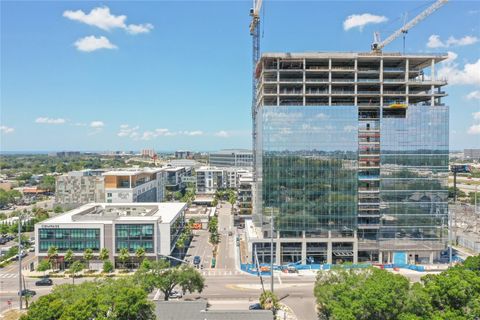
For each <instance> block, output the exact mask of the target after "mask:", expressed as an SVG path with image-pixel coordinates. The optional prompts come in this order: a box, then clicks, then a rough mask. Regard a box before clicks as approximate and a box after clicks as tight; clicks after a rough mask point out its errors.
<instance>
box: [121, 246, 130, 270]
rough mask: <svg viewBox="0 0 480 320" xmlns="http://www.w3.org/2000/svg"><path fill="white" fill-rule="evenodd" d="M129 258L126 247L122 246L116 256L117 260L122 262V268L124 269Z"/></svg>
mask: <svg viewBox="0 0 480 320" xmlns="http://www.w3.org/2000/svg"><path fill="white" fill-rule="evenodd" d="M129 258H130V253H129V252H128V249H127V248H122V249H121V250H120V255H119V256H118V260H120V262H121V263H122V268H123V269H125V262H127V260H128V259H129Z"/></svg>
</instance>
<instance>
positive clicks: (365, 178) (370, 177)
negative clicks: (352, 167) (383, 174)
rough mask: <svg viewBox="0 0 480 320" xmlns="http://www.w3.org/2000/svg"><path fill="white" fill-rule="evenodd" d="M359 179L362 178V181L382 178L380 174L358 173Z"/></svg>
mask: <svg viewBox="0 0 480 320" xmlns="http://www.w3.org/2000/svg"><path fill="white" fill-rule="evenodd" d="M358 180H362V181H367V180H380V176H379V175H374V174H371V175H360V174H359V175H358Z"/></svg>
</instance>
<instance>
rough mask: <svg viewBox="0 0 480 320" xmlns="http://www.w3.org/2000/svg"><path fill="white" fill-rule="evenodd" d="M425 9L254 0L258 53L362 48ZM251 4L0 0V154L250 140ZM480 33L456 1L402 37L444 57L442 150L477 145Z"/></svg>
mask: <svg viewBox="0 0 480 320" xmlns="http://www.w3.org/2000/svg"><path fill="white" fill-rule="evenodd" d="M430 3H431V2H429V1H370V2H367V1H307V2H300V1H273V0H272V1H269V0H264V13H263V25H262V29H263V31H262V34H263V38H262V51H264V52H266V51H268V52H272V51H276V52H285V51H287V52H296V51H368V50H369V47H370V43H371V41H372V33H373V32H374V31H377V30H379V31H381V32H382V34H383V35H384V36H387V35H388V34H390V33H391V32H393V31H394V30H395V29H397V28H399V27H401V25H402V21H403V19H402V14H403V13H404V12H408V17H410V18H411V17H413V16H414V15H415V14H418V13H419V12H420V11H421V10H422V9H424V8H426V6H428V5H429V4H430ZM250 7H251V2H250V1H192V2H187V1H169V2H167V1H146V2H124V1H114V2H108V1H103V2H97V1H84V2H74V1H55V2H54V1H48V2H42V1H34V2H28V1H15V2H14V1H1V71H0V72H1V81H0V89H1V97H0V99H1V100H0V102H1V114H0V122H1V127H0V129H1V130H0V138H1V140H0V149H1V150H3V151H5V150H9V151H16V150H32V151H41V150H139V149H142V148H155V149H156V150H175V149H191V150H206V151H208V150H217V149H221V148H230V147H231V148H233V147H245V148H249V147H250V144H251V142H250V141H251V134H250V132H251V117H250V101H251V78H250V77H251V72H250V70H251V38H250V35H249V32H248V24H249V21H250V17H249V15H248V11H249V9H250ZM96 8H97V11H94V12H93V13H91V11H92V10H93V9H96ZM106 8H108V10H106ZM79 10H81V11H79ZM105 10H106V11H105ZM367 13H368V14H370V15H371V16H365V15H364V14H367ZM352 15H356V16H354V17H353V18H354V19H350V21H357V22H358V25H357V27H352V28H350V29H348V30H346V28H345V26H344V22H345V21H346V20H347V18H348V17H349V16H352ZM357 15H358V16H357ZM362 15H363V16H362ZM122 16H124V17H122ZM372 17H373V18H372ZM385 20H386V21H385ZM368 21H376V22H377V23H374V22H371V23H366V22H368ZM382 21H383V22H382ZM365 23H366V24H365ZM362 24H363V26H361V25H362ZM347 26H348V25H347ZM479 38H480V2H477V1H454V0H452V1H450V2H449V3H447V4H446V5H445V6H444V7H443V8H441V9H439V10H438V11H437V12H435V13H434V14H433V15H432V16H430V17H428V18H427V19H426V20H424V21H423V22H421V23H420V24H419V25H417V26H416V27H414V29H412V30H411V31H410V32H409V34H408V36H407V40H406V51H407V52H447V51H449V52H451V57H452V59H450V61H448V62H447V63H445V64H443V65H442V66H439V69H441V70H442V71H441V72H442V74H443V75H446V76H448V77H449V79H450V85H449V86H448V87H447V89H446V90H447V92H448V94H449V97H448V98H446V99H445V102H446V103H447V104H448V105H450V107H451V112H450V131H451V134H450V137H451V139H450V145H451V149H461V148H468V147H477V148H478V147H480V41H478V39H479ZM401 50H402V41H401V39H398V40H396V41H395V42H393V43H391V44H390V45H389V46H388V47H387V48H386V50H385V51H401Z"/></svg>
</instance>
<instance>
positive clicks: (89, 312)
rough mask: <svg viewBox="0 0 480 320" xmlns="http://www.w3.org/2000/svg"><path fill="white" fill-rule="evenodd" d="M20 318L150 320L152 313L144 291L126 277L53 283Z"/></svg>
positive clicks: (36, 319)
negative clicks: (53, 285)
mask: <svg viewBox="0 0 480 320" xmlns="http://www.w3.org/2000/svg"><path fill="white" fill-rule="evenodd" d="M21 319H22V320H41V319H52V320H57V319H62V320H74V319H75V320H91V319H104V320H108V319H122V320H153V319H155V313H154V306H153V304H152V303H151V302H150V301H148V299H147V292H145V291H144V290H142V288H140V287H138V286H136V284H135V282H134V281H133V279H132V278H131V277H126V278H122V279H117V280H114V279H107V280H103V281H95V282H91V281H86V282H83V283H81V284H78V285H71V284H64V285H59V286H55V287H54V288H53V290H52V292H51V293H50V294H47V295H44V296H41V297H40V298H39V299H38V300H37V301H35V302H33V303H32V305H31V307H30V309H29V310H28V313H27V314H26V315H24V316H22V318H21Z"/></svg>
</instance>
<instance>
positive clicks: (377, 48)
mask: <svg viewBox="0 0 480 320" xmlns="http://www.w3.org/2000/svg"><path fill="white" fill-rule="evenodd" d="M447 2H448V0H437V1H435V3H434V4H432V5H431V6H430V7H428V8H427V9H425V10H424V11H423V12H422V13H420V14H419V15H417V16H416V17H415V18H413V19H412V20H410V21H409V22H407V23H406V24H404V26H403V27H402V28H400V29H398V30H397V31H395V32H394V33H392V34H391V35H390V36H389V37H388V38H387V39H385V40H383V41H380V34H379V33H378V32H375V33H374V40H373V44H372V52H373V53H381V52H382V49H383V48H384V47H385V46H386V45H387V44H389V43H390V42H392V41H393V40H395V39H396V38H398V37H399V36H400V35H401V34H406V33H407V32H408V30H410V29H411V28H413V27H414V26H415V25H416V24H417V23H419V22H420V21H422V20H423V19H425V18H426V17H428V16H429V15H431V14H432V13H434V12H435V11H437V10H438V9H439V8H440V7H442V6H443V5H444V4H445V3H447Z"/></svg>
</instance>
